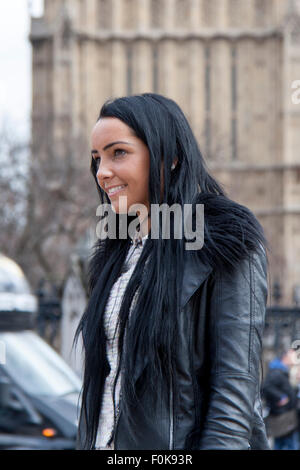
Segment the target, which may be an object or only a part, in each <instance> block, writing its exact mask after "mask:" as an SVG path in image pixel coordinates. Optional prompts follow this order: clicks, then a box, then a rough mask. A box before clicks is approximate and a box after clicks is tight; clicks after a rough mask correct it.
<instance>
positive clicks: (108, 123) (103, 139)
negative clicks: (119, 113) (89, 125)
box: [91, 118, 133, 145]
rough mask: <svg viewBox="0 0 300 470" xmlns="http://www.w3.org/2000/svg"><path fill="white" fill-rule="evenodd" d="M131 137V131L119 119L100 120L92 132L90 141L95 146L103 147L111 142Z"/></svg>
mask: <svg viewBox="0 0 300 470" xmlns="http://www.w3.org/2000/svg"><path fill="white" fill-rule="evenodd" d="M132 136H133V131H132V129H131V128H130V127H129V126H127V124H125V123H124V122H123V121H120V119H117V118H101V119H100V120H99V121H98V122H97V123H96V125H95V126H94V128H93V130H92V135H91V139H92V142H93V143H94V144H95V145H100V144H101V145H102V144H103V145H105V144H107V143H110V142H111V141H112V140H116V139H118V140H119V139H121V138H125V137H132Z"/></svg>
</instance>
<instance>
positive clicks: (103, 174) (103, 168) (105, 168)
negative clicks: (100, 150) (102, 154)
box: [96, 159, 113, 188]
mask: <svg viewBox="0 0 300 470" xmlns="http://www.w3.org/2000/svg"><path fill="white" fill-rule="evenodd" d="M112 176H113V170H112V168H111V166H110V165H109V163H105V162H104V161H103V159H101V160H100V164H99V167H98V170H97V173H96V177H97V180H98V183H99V185H100V186H102V187H103V188H104V182H105V181H106V180H109V179H111V178H112Z"/></svg>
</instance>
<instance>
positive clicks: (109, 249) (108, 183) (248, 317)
mask: <svg viewBox="0 0 300 470" xmlns="http://www.w3.org/2000/svg"><path fill="white" fill-rule="evenodd" d="M91 169H92V173H93V175H94V178H95V181H96V184H97V188H98V191H99V194H100V200H101V202H102V203H107V204H111V207H112V209H113V212H114V213H115V216H116V224H117V228H122V227H123V228H124V224H125V225H126V227H129V225H130V223H131V222H132V221H133V215H132V212H131V207H132V205H135V204H140V205H142V207H146V209H147V214H146V217H144V215H145V213H144V214H143V216H141V214H142V212H141V211H137V215H138V217H139V222H140V224H139V226H138V227H137V230H136V236H135V237H134V238H133V240H132V237H131V236H127V237H122V238H121V237H109V236H107V237H106V238H104V237H102V239H99V240H98V242H97V244H96V247H95V251H94V253H93V256H92V259H91V262H90V275H89V286H90V299H89V303H88V305H87V308H86V311H85V313H84V315H83V317H82V320H81V322H80V325H79V328H78V331H77V337H78V335H79V334H82V336H83V344H84V349H85V371H84V383H83V394H82V408H81V416H80V423H79V432H78V448H79V449H248V448H252V449H256V448H268V442H267V439H266V434H265V428H264V422H263V418H262V410H261V403H260V364H261V360H260V359H261V341H262V333H263V326H264V315H265V305H266V298H267V271H266V266H267V259H266V254H265V247H266V241H265V238H264V234H263V230H262V228H261V226H260V224H259V223H258V221H257V220H256V218H255V217H254V215H253V214H252V213H251V212H250V211H249V210H248V209H247V208H246V207H244V206H242V205H239V204H237V203H235V202H233V201H231V200H230V199H229V198H228V197H227V196H226V195H225V193H224V191H223V189H222V188H221V186H220V185H219V184H218V183H217V182H216V181H215V180H214V179H213V178H212V177H211V176H210V175H209V173H208V171H207V169H206V166H205V162H204V161H203V158H202V155H201V153H200V151H199V148H198V145H197V142H196V140H195V137H194V135H193V133H192V131H191V128H190V126H189V124H188V122H187V120H186V118H185V116H184V114H183V113H182V111H181V109H180V108H179V107H178V105H177V104H176V103H175V102H174V101H172V100H170V99H168V98H165V97H163V96H161V95H157V94H152V93H145V94H142V95H137V96H130V97H123V98H118V99H115V100H111V101H108V102H106V103H105V104H104V105H103V107H102V109H101V111H100V115H99V119H98V121H97V123H96V125H95V127H94V129H93V132H92V163H91ZM121 196H122V197H121ZM160 204H167V205H168V207H171V206H172V205H173V204H177V205H179V207H180V208H182V209H184V208H186V207H188V208H192V209H193V211H192V217H193V219H192V220H193V224H194V225H193V227H194V229H195V227H197V228H199V227H200V226H201V224H200V225H199V223H198V222H199V221H197V220H196V218H197V207H204V221H203V222H204V225H203V230H204V243H203V244H202V245H201V247H200V249H199V244H198V245H197V247H196V248H195V249H194V247H193V246H192V247H191V246H190V247H189V248H188V249H187V245H186V242H187V238H188V237H185V232H184V235H183V236H181V237H178V236H177V235H176V233H175V232H176V231H177V229H178V223H179V224H181V223H182V224H183V223H184V222H178V221H180V219H178V217H177V216H174V218H173V222H174V223H173V224H172V223H171V224H170V225H171V230H170V236H166V235H168V233H167V231H166V230H165V228H164V225H163V220H162V219H163V217H162V218H159V222H158V232H159V235H158V236H156V237H153V236H152V235H153V233H152V232H153V227H154V222H153V218H152V212H153V210H152V208H155V207H157V205H160ZM188 205H190V206H188ZM201 205H202V206H201ZM177 207H178V206H177ZM127 212H128V214H129V215H128V214H127ZM190 214H191V213H190ZM127 215H128V217H127ZM135 215H136V214H135ZM138 229H140V230H138ZM156 229H157V220H156ZM117 233H119V232H118V230H117ZM175 235H176V236H175ZM189 239H190V237H189Z"/></svg>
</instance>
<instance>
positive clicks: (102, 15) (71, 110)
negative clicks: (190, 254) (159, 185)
mask: <svg viewBox="0 0 300 470" xmlns="http://www.w3.org/2000/svg"><path fill="white" fill-rule="evenodd" d="M30 37H31V42H32V46H33V59H32V61H33V103H32V133H33V152H34V155H35V157H36V158H40V159H42V158H49V155H50V156H51V155H54V154H55V155H57V156H60V157H61V158H66V155H68V154H69V153H70V152H72V155H75V157H74V158H77V157H76V152H77V153H79V152H78V148H80V149H81V150H84V152H85V153H86V154H87V153H88V152H89V138H90V132H91V128H92V127H93V125H94V123H95V120H96V119H97V116H98V113H99V110H100V107H101V105H102V103H103V102H104V101H105V100H106V99H107V98H110V97H116V96H121V95H126V94H134V93H142V92H151V91H154V92H158V93H162V94H165V95H167V96H169V97H170V98H173V99H175V101H177V102H178V104H179V105H180V106H181V107H182V108H183V110H184V112H185V113H186V116H187V117H188V119H189V121H190V123H191V125H192V128H193V130H194V133H195V135H196V137H197V140H198V142H199V145H200V148H201V150H202V152H203V154H204V157H205V158H206V159H207V161H208V167H209V168H210V169H211V171H212V172H213V174H214V175H215V176H216V177H217V178H219V179H220V181H221V183H223V184H224V186H225V189H227V191H228V193H229V195H230V196H232V198H234V199H235V200H237V201H238V202H241V203H243V204H246V205H247V206H249V207H250V209H252V210H253V211H254V213H255V214H256V215H257V216H258V218H259V220H260V221H261V223H262V224H263V226H264V228H265V231H266V235H267V237H268V238H269V240H270V243H271V248H272V252H271V254H270V266H271V279H270V282H271V283H272V282H274V281H275V280H276V279H278V280H279V282H280V283H281V285H282V288H283V298H282V303H283V304H287V305H291V303H292V292H293V287H294V286H295V285H300V246H299V243H300V242H299V240H300V156H299V148H300V104H298V105H297V104H294V103H293V102H292V99H291V96H292V92H293V90H292V82H293V81H295V80H300V2H299V0H286V1H285V0H259V1H257V0H222V1H220V0H65V1H63V0H45V12H44V16H43V17H42V18H38V19H32V26H31V36H30ZM76 143H80V145H77V144H76ZM83 164H85V165H86V160H83V159H81V158H79V157H78V165H83Z"/></svg>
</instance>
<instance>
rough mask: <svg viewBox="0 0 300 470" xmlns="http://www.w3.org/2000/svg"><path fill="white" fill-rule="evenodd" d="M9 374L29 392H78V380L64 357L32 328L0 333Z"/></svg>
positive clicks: (45, 393)
mask: <svg viewBox="0 0 300 470" xmlns="http://www.w3.org/2000/svg"><path fill="white" fill-rule="evenodd" d="M0 341H2V342H3V344H4V345H5V364H4V365H3V367H4V368H5V369H6V371H7V372H8V374H9V375H10V377H11V378H12V379H13V380H14V381H15V382H16V383H17V384H18V385H19V386H21V387H22V388H23V390H24V391H25V392H26V393H28V394H30V395H37V396H41V395H53V396H61V395H66V394H68V393H71V392H73V391H74V392H75V391H76V392H79V391H80V389H81V381H80V379H79V378H78V377H77V375H76V374H75V373H74V372H73V371H72V369H71V368H70V367H69V366H68V365H67V364H66V363H65V362H64V360H63V359H62V358H61V357H60V356H59V355H58V354H57V353H56V352H55V351H54V350H53V349H52V348H51V347H50V346H49V345H48V344H47V343H46V342H45V341H43V340H42V339H41V338H40V337H39V336H38V335H37V334H36V333H34V332H32V331H20V332H1V333H0Z"/></svg>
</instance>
